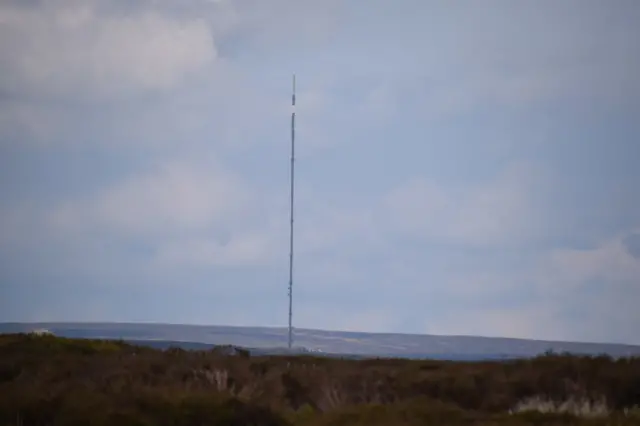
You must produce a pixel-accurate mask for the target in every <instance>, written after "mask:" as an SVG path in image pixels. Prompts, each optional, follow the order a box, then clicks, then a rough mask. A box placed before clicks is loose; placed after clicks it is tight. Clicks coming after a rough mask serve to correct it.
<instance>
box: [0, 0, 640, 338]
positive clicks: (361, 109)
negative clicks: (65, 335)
mask: <svg viewBox="0 0 640 426" xmlns="http://www.w3.org/2000/svg"><path fill="white" fill-rule="evenodd" d="M639 20H640V5H639V4H638V3H637V2H636V1H635V0H619V1H616V2H608V1H595V0H564V1H562V2H558V1H551V0H541V1H533V0H522V1H518V2H513V1H506V0H486V1H483V2H458V1H445V0H440V1H417V0H400V1H390V0H371V1H368V2H366V4H365V3H364V2H360V1H355V0H343V1H338V0H323V1H317V0H314V1H312V0H271V1H263V0H208V1H205V0H184V1H180V2H176V1H170V0H136V1H133V2H131V1H121V0H117V1H113V0H110V1H106V0H77V1H74V0H49V1H47V0H40V1H35V0H34V1H28V2H27V1H18V0H10V1H4V2H2V3H1V4H0V58H1V60H0V196H1V199H2V203H1V204H0V286H1V287H0V320H2V321H9V320H11V321H14V320H18V321H59V320H69V321H153V322H176V323H197V324H230V325H269V326H273V325H286V321H287V312H286V309H287V280H288V276H287V273H288V269H287V266H288V265H287V262H288V217H287V215H288V205H287V203H288V178H289V176H288V173H289V170H288V160H289V159H288V155H289V114H290V110H291V108H290V105H289V104H290V88H291V74H292V73H293V72H295V73H296V74H297V80H298V95H297V101H298V106H297V119H298V131H297V135H298V147H297V152H298V161H297V166H298V168H297V176H296V178H297V205H296V214H297V218H296V233H297V234H296V264H295V291H294V294H295V312H294V321H295V324H296V325H297V326H299V327H311V328H325V329H339V330H358V331H384V332H410V333H436V334H471V335H488V336H510V337H527V338H544V339H569V340H585V341H607V342H627V343H637V344H640V337H639V336H640V335H639V334H638V332H637V330H638V328H639V327H640V310H639V309H637V307H636V305H637V303H638V301H639V300H640V185H639V183H640V167H639V160H640V120H638V117H640V82H639V80H638V78H637V76H638V75H640V44H638V42H637V40H640V28H639V27H638V26H637V22H638V21H639Z"/></svg>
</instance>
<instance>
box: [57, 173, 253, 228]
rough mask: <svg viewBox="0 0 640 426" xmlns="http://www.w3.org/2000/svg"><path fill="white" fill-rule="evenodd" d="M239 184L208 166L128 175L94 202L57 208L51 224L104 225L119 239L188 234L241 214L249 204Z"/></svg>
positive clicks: (247, 197) (242, 187)
mask: <svg viewBox="0 0 640 426" xmlns="http://www.w3.org/2000/svg"><path fill="white" fill-rule="evenodd" d="M249 197H250V195H249V193H248V189H247V188H246V187H245V186H244V185H243V183H242V182H241V180H240V179H238V178H236V177H234V176H233V175H231V174H228V173H227V172H225V171H224V170H221V169H216V168H215V166H211V165H209V167H208V169H206V170H205V169H203V168H201V167H199V166H197V165H196V166H195V167H194V164H185V163H181V162H169V163H165V164H161V165H159V166H158V167H157V168H155V169H154V170H152V171H151V172H150V173H148V174H140V175H137V176H133V177H131V178H130V179H128V180H125V181H123V182H121V183H119V184H116V185H115V186H113V187H111V188H108V189H106V190H105V191H104V192H102V193H101V194H100V195H98V196H97V197H95V198H93V199H89V200H86V201H80V202H71V203H69V204H67V205H63V206H60V207H58V208H57V209H56V211H55V212H54V213H53V216H52V220H53V222H54V224H55V225H56V226H59V227H61V228H63V229H70V228H74V227H76V228H78V229H79V230H82V229H87V228H89V229H91V228H92V227H94V228H95V227H103V226H106V227H107V228H108V229H111V230H113V231H115V232H119V233H120V234H121V235H129V236H137V235H152V236H153V235H158V234H165V233H168V234H169V235H171V234H172V233H176V232H193V231H198V230H202V229H206V228H209V227H210V226H213V225H215V224H216V223H219V221H221V220H225V219H229V218H231V217H234V216H237V215H239V214H241V213H242V212H243V211H244V210H245V209H246V208H247V207H248V203H249Z"/></svg>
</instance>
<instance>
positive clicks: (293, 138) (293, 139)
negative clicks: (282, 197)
mask: <svg viewBox="0 0 640 426" xmlns="http://www.w3.org/2000/svg"><path fill="white" fill-rule="evenodd" d="M295 142H296V75H295V74H294V75H293V92H292V95H291V199H290V202H291V204H290V210H289V212H290V222H289V226H290V228H289V341H288V347H289V350H291V347H292V345H293V190H294V161H295Z"/></svg>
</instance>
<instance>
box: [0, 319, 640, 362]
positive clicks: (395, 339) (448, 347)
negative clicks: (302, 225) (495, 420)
mask: <svg viewBox="0 0 640 426" xmlns="http://www.w3.org/2000/svg"><path fill="white" fill-rule="evenodd" d="M34 329H44V330H49V331H51V332H53V333H54V334H55V335H58V336H64V337H81V338H104V339H123V340H126V341H130V342H134V343H145V342H146V343H148V344H150V345H152V346H155V347H158V348H165V347H167V346H169V345H174V346H181V347H184V348H186V349H207V348H208V347H211V346H212V345H234V346H241V347H245V348H251V349H254V350H255V351H256V352H259V353H275V352H279V353H281V352H282V350H281V349H278V348H282V347H283V345H285V343H286V341H287V330H286V329H285V328H269V327H230V326H199V325H178V324H140V323H137V324H136V323H0V333H20V332H29V331H32V330H34ZM295 344H296V346H297V347H298V348H299V349H303V348H304V349H306V350H309V351H316V352H318V353H324V354H335V355H354V356H365V357H372V356H373V357H375V356H391V357H403V358H433V359H452V360H480V359H508V358H517V357H532V356H536V355H539V354H541V353H544V352H547V351H553V352H558V353H563V352H570V353H573V354H583V355H599V354H607V355H611V356H614V357H618V356H632V355H640V346H632V345H622V344H607V343H580V342H555V341H541V340H527V339H510V338H497V337H476V336H436V335H415V334H413V335H412V334H391V333H356V332H343V331H324V330H308V329H296V330H295Z"/></svg>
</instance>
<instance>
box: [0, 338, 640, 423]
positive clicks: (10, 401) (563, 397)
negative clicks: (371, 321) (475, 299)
mask: <svg viewBox="0 0 640 426" xmlns="http://www.w3.org/2000/svg"><path fill="white" fill-rule="evenodd" d="M529 398H539V399H541V400H550V401H555V402H558V403H560V402H566V401H571V400H573V401H582V402H583V403H584V404H586V403H587V402H589V401H606V409H604V410H600V411H599V412H598V413H595V411H597V410H592V409H588V408H581V409H576V410H573V412H570V413H559V412H555V413H554V412H552V413H546V414H545V413H540V412H537V411H535V410H534V411H523V410H518V409H516V408H517V407H518V406H519V404H522V402H523V401H526V400H527V399H529ZM603 404H604V403H603ZM530 405H531V404H530ZM637 405H640V358H624V359H615V360H614V359H611V358H609V357H605V356H601V357H576V356H569V355H556V354H545V355H544V356H540V357H538V358H535V359H529V360H515V361H506V362H505V361H503V362H498V361H494V362H447V361H419V360H398V359H376V360H341V359H331V358H324V357H317V358H316V357H311V356H291V357H287V356H272V357H267V356H264V357H263V356H259V357H255V356H249V354H248V353H246V352H242V351H240V352H238V353H237V354H236V355H232V356H231V355H228V351H224V350H219V349H212V350H208V351H185V350H181V349H176V348H171V349H167V350H164V351H161V350H157V349H152V348H148V347H139V346H132V345H129V344H126V343H124V342H119V341H102V340H74V339H65V338H59V337H54V336H35V335H25V334H21V335H15V334H14V335H0V426H9V425H11V426H17V425H24V426H44V425H69V426H71V425H105V426H106V425H114V426H126V425H140V426H142V425H149V426H151V425H167V426H168V425H172V426H173V425H175V426H181V425H184V426H191V425H194V426H196V425H197V426H205V425H231V426H235V425H238V426H245V425H256V426H257V425H264V426H272V425H273V426H278V425H283V426H284V425H309V426H321V425H327V426H329V425H336V426H339V425H362V426H364V425H367V426H369V425H371V426H376V425H380V426H382V425H393V426H411V425H444V426H446V425H487V426H489V425H496V426H498V425H511V426H520V425H522V426H525V425H576V426H578V425H585V426H586V425H593V426H598V425H620V426H626V425H640V415H638V409H637V408H636V409H634V408H633V407H635V406H637ZM531 406H532V407H533V408H535V404H533V405H531ZM601 408H602V407H601ZM594 413H595V414H600V415H599V416H596V415H593V414H594Z"/></svg>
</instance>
